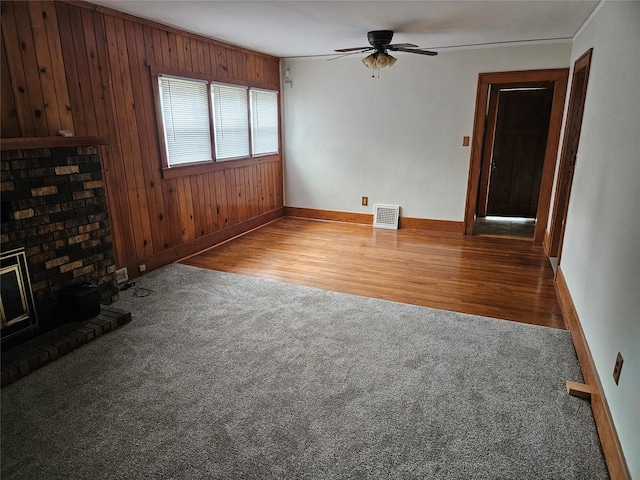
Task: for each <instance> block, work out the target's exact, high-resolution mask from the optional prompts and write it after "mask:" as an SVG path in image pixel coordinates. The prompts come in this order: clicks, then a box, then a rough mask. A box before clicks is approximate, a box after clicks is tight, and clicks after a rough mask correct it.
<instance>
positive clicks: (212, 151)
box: [152, 67, 279, 168]
mask: <svg viewBox="0 0 640 480" xmlns="http://www.w3.org/2000/svg"><path fill="white" fill-rule="evenodd" d="M152 74H154V75H155V76H157V85H158V90H157V92H156V94H157V95H158V101H157V104H158V105H159V109H160V115H159V116H158V121H159V122H161V125H159V128H160V127H162V134H163V136H164V145H163V146H164V151H163V154H164V161H163V163H164V167H165V168H172V167H181V166H186V165H194V164H195V165H198V164H205V163H213V162H220V161H229V160H238V159H246V158H251V157H257V156H261V155H269V154H277V153H278V146H279V129H278V92H277V91H274V90H265V89H258V88H253V87H249V86H245V85H232V84H227V83H219V82H215V81H213V80H211V79H206V78H186V77H182V76H178V75H173V74H166V73H162V72H156V71H154V68H153V67H152Z"/></svg>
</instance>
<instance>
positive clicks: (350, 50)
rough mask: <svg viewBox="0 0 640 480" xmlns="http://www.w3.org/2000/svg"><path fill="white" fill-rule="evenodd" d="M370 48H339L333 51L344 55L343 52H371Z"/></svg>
mask: <svg viewBox="0 0 640 480" xmlns="http://www.w3.org/2000/svg"><path fill="white" fill-rule="evenodd" d="M371 48H372V47H355V48H341V49H339V50H334V52H338V53H344V52H354V51H356V50H362V51H366V50H371Z"/></svg>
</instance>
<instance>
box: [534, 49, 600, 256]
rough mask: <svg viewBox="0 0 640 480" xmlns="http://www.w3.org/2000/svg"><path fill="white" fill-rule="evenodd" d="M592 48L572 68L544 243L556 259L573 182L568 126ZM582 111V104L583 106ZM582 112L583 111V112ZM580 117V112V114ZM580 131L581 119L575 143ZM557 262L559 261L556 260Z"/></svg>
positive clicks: (585, 81) (589, 61) (583, 91)
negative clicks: (577, 86)
mask: <svg viewBox="0 0 640 480" xmlns="http://www.w3.org/2000/svg"><path fill="white" fill-rule="evenodd" d="M592 53H593V48H590V49H589V50H587V51H586V52H585V53H583V54H582V55H581V56H580V58H578V59H577V60H576V61H575V63H574V67H573V74H572V75H573V77H572V80H571V92H570V93H569V105H568V106H567V119H566V122H565V132H564V140H563V144H562V155H561V156H560V162H559V165H558V179H557V180H556V192H555V197H554V201H553V212H552V215H551V224H550V227H549V236H548V242H545V253H546V254H547V255H548V256H550V257H556V256H559V254H560V245H561V243H562V242H561V240H562V237H563V236H564V227H563V225H564V221H565V217H566V213H567V210H568V207H569V195H570V194H571V183H572V180H573V175H572V172H570V169H571V168H573V165H572V161H573V160H572V159H571V158H570V157H571V155H570V153H571V145H572V144H571V138H570V133H571V132H570V131H569V126H570V125H571V120H572V115H573V114H572V112H573V107H574V104H575V102H576V101H577V99H576V98H575V95H576V93H581V94H582V95H586V89H587V84H588V82H589V70H590V68H591V55H592ZM581 70H584V86H583V89H582V91H581V92H575V82H576V72H579V71H581ZM583 109H584V104H583ZM583 111H584V110H583ZM580 115H582V112H581V113H580ZM581 130H582V119H580V121H579V125H578V126H577V132H576V136H577V137H578V138H577V141H578V142H579V141H580V132H581ZM558 260H559V259H558Z"/></svg>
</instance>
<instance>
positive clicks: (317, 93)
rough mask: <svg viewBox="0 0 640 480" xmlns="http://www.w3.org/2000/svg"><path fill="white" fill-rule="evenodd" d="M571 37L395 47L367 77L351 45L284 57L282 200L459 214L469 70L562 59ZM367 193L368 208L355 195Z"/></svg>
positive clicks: (469, 121)
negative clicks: (392, 59) (422, 50)
mask: <svg viewBox="0 0 640 480" xmlns="http://www.w3.org/2000/svg"><path fill="white" fill-rule="evenodd" d="M570 52H571V44H570V43H564V44H547V45H529V46H517V47H495V48H487V49H473V50H464V51H445V52H442V53H440V55H438V56H436V57H424V56H419V55H411V54H398V55H397V58H398V62H397V63H396V64H395V65H394V66H393V67H392V68H390V69H384V70H381V71H380V78H371V73H372V72H371V70H369V69H367V68H365V67H364V66H363V65H362V63H361V57H362V56H363V55H360V54H356V55H352V56H349V57H344V58H340V59H337V60H333V61H326V59H324V58H322V59H311V60H300V59H296V60H286V61H283V67H282V68H283V70H286V69H287V68H288V69H289V70H290V79H291V81H292V82H293V86H292V87H290V86H289V85H285V86H284V88H283V103H284V109H283V118H284V131H283V134H284V141H283V143H284V155H285V156H284V163H285V205H287V206H293V207H304V208H315V209H324V210H338V211H348V212H362V213H365V212H366V213H371V212H372V207H371V205H373V204H374V203H390V204H399V205H401V206H402V215H403V216H406V217H415V218H427V219H440V220H454V221H460V222H461V221H462V220H463V217H464V207H465V201H466V191H467V179H468V172H469V160H470V153H471V149H470V147H463V146H462V137H463V136H465V135H466V136H471V134H472V129H473V116H474V111H475V97H476V88H477V82H478V74H479V73H481V72H499V71H509V70H532V69H544V68H566V67H569V65H570ZM362 196H368V197H369V204H370V206H369V207H362V206H360V197H362Z"/></svg>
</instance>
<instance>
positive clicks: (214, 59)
mask: <svg viewBox="0 0 640 480" xmlns="http://www.w3.org/2000/svg"><path fill="white" fill-rule="evenodd" d="M1 54H2V55H1V56H2V60H1V68H2V72H1V78H0V80H1V83H2V97H1V101H2V131H1V135H2V137H3V138H7V137H31V136H53V135H57V132H58V130H60V129H64V130H70V131H72V132H73V133H74V134H75V135H77V136H106V137H108V138H109V144H108V145H104V146H102V147H101V156H102V161H103V168H104V172H105V181H106V188H107V197H108V203H109V212H110V216H111V226H112V232H113V241H114V246H115V251H116V261H117V265H118V266H119V267H122V266H129V267H130V275H131V274H134V275H135V274H136V271H137V265H138V264H140V263H145V262H144V260H145V259H147V260H148V259H150V258H153V259H155V260H153V261H151V262H147V263H151V265H155V266H157V265H160V264H162V263H165V262H163V259H165V260H166V261H171V260H172V259H174V258H176V257H177V256H180V255H181V254H189V253H192V251H194V250H195V248H196V247H197V248H203V247H206V246H208V244H209V243H211V242H214V241H216V240H217V241H219V240H220V239H224V237H225V235H221V234H220V232H225V231H229V232H235V233H238V232H241V231H243V225H246V228H247V229H248V228H250V227H252V226H256V224H259V223H260V219H263V220H264V221H267V220H269V219H270V218H275V216H278V215H281V212H282V205H283V197H282V158H281V156H280V155H273V156H270V157H264V158H261V159H260V160H259V161H258V160H256V161H255V162H249V163H251V164H250V165H246V163H247V162H243V165H244V166H234V164H233V162H231V163H229V164H228V166H227V165H226V164H225V167H226V168H224V169H222V170H218V171H211V172H208V173H201V174H197V175H190V176H181V177H178V178H167V179H164V178H163V177H162V172H161V163H160V157H159V150H158V149H159V143H158V134H157V127H156V116H155V111H154V108H155V107H154V99H153V94H152V86H151V76H150V72H149V66H150V65H156V66H160V67H168V68H173V69H179V70H184V71H187V72H197V73H203V74H207V75H211V76H214V77H216V78H217V79H220V80H224V79H225V78H227V79H233V80H239V81H243V82H247V83H248V84H250V85H255V86H262V87H265V88H270V89H275V90H278V91H279V90H280V87H279V84H280V82H279V59H277V58H274V57H270V56H267V55H263V54H260V53H256V52H251V51H249V50H246V49H242V48H236V47H232V46H229V45H226V44H223V43H220V42H216V41H213V40H209V39H206V38H203V37H199V36H196V35H192V34H189V33H186V32H180V31H178V30H175V29H172V28H170V27H163V26H160V25H157V24H154V23H151V22H148V21H146V20H142V19H137V18H135V17H131V16H127V15H124V14H119V13H116V12H112V11H110V10H107V9H103V8H101V7H95V6H93V5H90V4H83V3H81V2H48V1H43V2H41V1H30V2H3V3H2V52H1ZM207 239H210V242H209V241H207ZM189 245H193V248H189ZM176 249H177V250H176ZM131 267H134V271H131V270H132V268H131Z"/></svg>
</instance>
